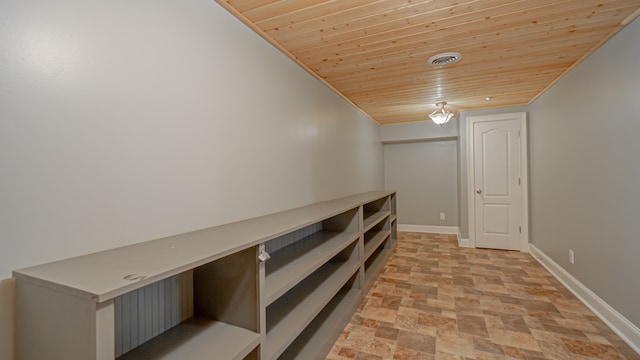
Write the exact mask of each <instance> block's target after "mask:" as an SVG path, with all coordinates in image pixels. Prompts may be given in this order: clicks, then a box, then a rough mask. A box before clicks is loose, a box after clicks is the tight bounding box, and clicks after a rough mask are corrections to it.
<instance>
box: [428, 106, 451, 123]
mask: <svg viewBox="0 0 640 360" xmlns="http://www.w3.org/2000/svg"><path fill="white" fill-rule="evenodd" d="M445 105H447V102H446V101H442V102H439V103H437V104H436V106H437V107H438V108H437V109H436V110H435V111H434V112H432V113H431V114H429V117H430V118H431V120H432V121H433V122H434V123H436V124H438V125H444V124H446V123H447V122H449V120H451V119H452V118H453V113H452V112H451V111H448V110H446V109H445V108H444V106H445Z"/></svg>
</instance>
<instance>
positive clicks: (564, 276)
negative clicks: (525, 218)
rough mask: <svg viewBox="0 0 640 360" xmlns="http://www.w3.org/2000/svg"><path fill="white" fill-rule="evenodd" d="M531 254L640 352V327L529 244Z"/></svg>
mask: <svg viewBox="0 0 640 360" xmlns="http://www.w3.org/2000/svg"><path fill="white" fill-rule="evenodd" d="M529 249H530V253H531V255H532V256H533V257H534V259H536V260H537V261H538V262H539V263H540V264H542V266H544V267H545V268H546V269H547V270H549V272H550V273H551V274H552V275H553V276H555V277H556V279H558V281H560V282H561V283H562V284H563V285H564V286H566V287H567V289H569V291H571V292H572V293H573V294H574V295H575V296H576V297H577V298H578V299H579V300H580V301H582V302H583V303H584V304H585V305H586V306H587V307H588V308H589V309H591V311H593V312H594V313H595V314H596V315H597V316H598V317H599V318H600V319H601V320H602V321H604V322H605V323H606V324H607V325H608V326H609V327H610V328H611V329H612V330H613V331H614V332H615V333H616V334H618V336H620V337H621V338H622V340H624V341H625V342H626V343H627V344H629V346H631V348H633V350H634V351H635V352H637V353H639V354H640V329H639V328H638V327H637V326H635V325H634V324H633V323H632V322H631V321H629V320H628V319H627V318H625V317H624V316H622V314H620V313H619V312H617V311H616V310H615V309H614V308H612V307H611V306H610V305H609V304H607V303H606V302H605V301H604V300H602V299H601V298H600V297H599V296H598V295H596V294H595V293H594V292H593V291H591V290H589V288H588V287H586V286H585V285H584V284H582V283H581V282H580V281H579V280H578V279H576V278H575V277H573V275H571V274H570V273H569V272H567V271H566V270H565V269H563V268H562V267H561V266H560V265H558V264H557V263H556V262H555V261H553V259H551V258H550V257H549V256H547V254H545V253H544V252H542V251H541V250H540V249H538V248H537V247H536V246H535V245H533V244H529Z"/></svg>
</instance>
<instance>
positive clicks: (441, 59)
mask: <svg viewBox="0 0 640 360" xmlns="http://www.w3.org/2000/svg"><path fill="white" fill-rule="evenodd" d="M460 59H462V55H460V53H457V52H447V53H442V54H438V55H433V56H432V57H430V58H429V60H427V63H428V64H429V66H433V67H443V66H448V65H453V64H455V63H457V62H458V61H460Z"/></svg>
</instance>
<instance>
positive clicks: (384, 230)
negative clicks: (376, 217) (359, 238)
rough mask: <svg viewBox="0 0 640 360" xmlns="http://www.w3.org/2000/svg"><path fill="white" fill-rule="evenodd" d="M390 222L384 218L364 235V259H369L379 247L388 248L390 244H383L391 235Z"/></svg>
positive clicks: (387, 218)
mask: <svg viewBox="0 0 640 360" xmlns="http://www.w3.org/2000/svg"><path fill="white" fill-rule="evenodd" d="M390 224H391V221H390V219H389V217H386V218H385V219H384V221H381V222H379V223H377V224H376V225H374V226H373V227H372V228H371V229H369V230H368V231H367V232H365V233H364V259H365V260H366V259H368V258H369V257H371V254H373V253H374V252H375V251H376V249H378V247H380V246H385V247H387V248H388V247H390V246H391V243H390V242H385V240H387V239H388V238H389V236H390V235H391V225H390Z"/></svg>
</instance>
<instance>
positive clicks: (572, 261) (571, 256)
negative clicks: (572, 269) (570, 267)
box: [569, 249, 576, 264]
mask: <svg viewBox="0 0 640 360" xmlns="http://www.w3.org/2000/svg"><path fill="white" fill-rule="evenodd" d="M575 259H576V258H575V255H574V254H573V250H571V249H569V262H570V263H572V264H574V263H575Z"/></svg>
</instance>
